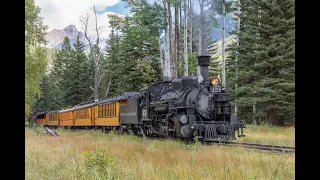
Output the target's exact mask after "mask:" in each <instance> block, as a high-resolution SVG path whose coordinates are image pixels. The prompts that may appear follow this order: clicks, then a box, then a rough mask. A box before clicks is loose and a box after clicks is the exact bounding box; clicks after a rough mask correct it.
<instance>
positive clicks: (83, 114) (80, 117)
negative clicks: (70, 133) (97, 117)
mask: <svg viewBox="0 0 320 180" xmlns="http://www.w3.org/2000/svg"><path fill="white" fill-rule="evenodd" d="M93 105H94V104H93V103H92V104H86V105H83V106H78V107H75V108H73V109H72V111H73V116H74V126H94V111H93V108H92V107H93Z"/></svg>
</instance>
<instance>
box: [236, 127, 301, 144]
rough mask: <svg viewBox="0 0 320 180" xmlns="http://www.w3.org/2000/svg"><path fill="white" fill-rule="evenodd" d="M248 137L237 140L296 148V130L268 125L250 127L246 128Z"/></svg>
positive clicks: (245, 132)
mask: <svg viewBox="0 0 320 180" xmlns="http://www.w3.org/2000/svg"><path fill="white" fill-rule="evenodd" d="M244 134H245V135H246V137H243V138H237V140H236V141H237V142H251V143H262V144H273V145H283V146H295V128H293V127H271V126H268V125H259V126H256V125H250V124H248V125H247V127H246V128H244Z"/></svg>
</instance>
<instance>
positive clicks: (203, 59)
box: [197, 56, 210, 81]
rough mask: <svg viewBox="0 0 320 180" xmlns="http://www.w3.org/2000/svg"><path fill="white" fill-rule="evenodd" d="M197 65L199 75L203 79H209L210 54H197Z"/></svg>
mask: <svg viewBox="0 0 320 180" xmlns="http://www.w3.org/2000/svg"><path fill="white" fill-rule="evenodd" d="M197 58H198V66H199V67H200V75H201V76H202V77H203V81H206V80H209V65H210V56H197Z"/></svg>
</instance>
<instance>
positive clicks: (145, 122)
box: [140, 56, 245, 141]
mask: <svg viewBox="0 0 320 180" xmlns="http://www.w3.org/2000/svg"><path fill="white" fill-rule="evenodd" d="M209 64H210V56H198V66H199V67H200V76H199V77H196V76H186V77H182V78H177V79H174V80H172V81H165V82H161V83H157V84H154V85H151V86H149V87H146V88H143V89H141V90H140V92H141V93H142V95H143V99H144V101H146V105H145V106H144V107H142V119H141V128H142V131H143V133H144V134H146V135H149V136H152V135H154V136H159V135H160V136H165V137H180V138H184V139H193V138H196V139H198V140H200V141H227V140H234V139H235V131H238V137H242V136H244V135H243V128H245V122H243V121H239V120H238V118H237V116H236V115H235V114H234V108H233V106H232V105H231V103H230V100H229V96H230V94H229V93H228V92H226V89H225V88H224V87H222V86H221V85H220V80H219V79H217V78H210V77H209V70H208V66H209Z"/></svg>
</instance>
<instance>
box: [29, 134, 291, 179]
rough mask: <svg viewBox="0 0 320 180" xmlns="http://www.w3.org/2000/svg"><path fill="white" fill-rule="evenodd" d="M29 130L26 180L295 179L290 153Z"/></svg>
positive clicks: (106, 135)
mask: <svg viewBox="0 0 320 180" xmlns="http://www.w3.org/2000/svg"><path fill="white" fill-rule="evenodd" d="M57 132H58V133H59V135H60V136H57V137H54V136H48V135H39V134H37V133H36V132H35V131H33V130H32V129H29V128H26V157H25V161H26V179H46V180H47V179H77V180H79V179H132V180H133V179H148V180H149V179H294V172H295V166H294V164H295V159H294V155H292V154H273V153H268V152H260V151H256V150H248V149H244V148H240V147H223V146H204V145H202V144H200V143H195V144H189V145H185V144H184V143H181V142H177V141H169V140H149V139H142V138H138V137H135V136H129V135H115V134H102V133H99V132H95V131H65V130H61V129H58V130H57Z"/></svg>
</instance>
